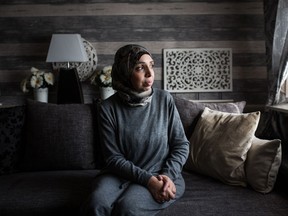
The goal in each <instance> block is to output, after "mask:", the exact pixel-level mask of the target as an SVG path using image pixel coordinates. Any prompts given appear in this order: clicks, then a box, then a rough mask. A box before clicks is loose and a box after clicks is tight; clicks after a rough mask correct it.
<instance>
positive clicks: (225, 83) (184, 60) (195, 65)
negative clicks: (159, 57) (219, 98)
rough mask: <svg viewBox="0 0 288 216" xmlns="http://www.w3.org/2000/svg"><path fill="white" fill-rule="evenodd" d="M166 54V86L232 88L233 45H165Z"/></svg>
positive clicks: (207, 89) (186, 89)
mask: <svg viewBox="0 0 288 216" xmlns="http://www.w3.org/2000/svg"><path fill="white" fill-rule="evenodd" d="M163 55H164V89H165V90H168V91H170V92H224V91H232V49H230V48H212V49H206V48H197V49H164V51H163Z"/></svg>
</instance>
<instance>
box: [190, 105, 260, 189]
mask: <svg viewBox="0 0 288 216" xmlns="http://www.w3.org/2000/svg"><path fill="white" fill-rule="evenodd" d="M259 118H260V112H253V113H246V114H235V113H227V112H220V111H215V110H211V109H209V108H207V107H206V108H205V109H204V111H203V113H202V115H201V117H200V119H199V121H198V122H197V125H196V127H195V130H194V132H193V134H192V136H191V138H190V143H191V145H190V157H189V158H188V161H187V164H186V166H185V168H186V169H188V170H193V171H197V172H200V173H202V174H205V175H209V176H212V177H214V178H216V179H219V180H220V181H222V182H224V183H226V184H230V185H241V186H246V185H247V183H246V175H245V170H244V162H245V160H246V156H247V152H248V150H249V149H250V147H251V143H252V138H253V137H254V133H255V130H256V128H257V126H258V122H259Z"/></svg>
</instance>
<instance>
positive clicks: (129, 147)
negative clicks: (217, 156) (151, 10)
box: [83, 44, 189, 216]
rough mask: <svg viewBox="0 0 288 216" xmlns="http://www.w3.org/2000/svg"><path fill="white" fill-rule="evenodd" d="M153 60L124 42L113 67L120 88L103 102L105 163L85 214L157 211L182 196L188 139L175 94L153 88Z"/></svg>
mask: <svg viewBox="0 0 288 216" xmlns="http://www.w3.org/2000/svg"><path fill="white" fill-rule="evenodd" d="M153 66H154V61H153V59H152V56H151V54H150V52H149V51H148V50H147V49H146V48H144V47H142V46H139V45H134V44H131V45H126V46H124V47H122V48H120V49H119V50H118V51H117V52H116V54H115V59H114V64H113V68H112V85H113V88H114V89H115V90H116V91H117V93H115V94H114V95H113V96H111V97H110V98H108V99H107V100H104V101H103V102H102V104H101V108H100V121H99V124H100V126H99V128H100V134H101V138H102V144H103V145H102V148H103V154H104V158H105V162H106V166H105V169H103V170H102V171H101V173H100V174H99V175H98V176H97V177H96V178H95V182H94V188H93V192H92V193H91V196H90V197H89V199H88V200H87V202H86V203H85V205H84V212H85V213H83V214H85V215H97V216H100V215H103V216H104V215H105V216H108V215H117V216H119V215H137V216H139V215H155V214H157V213H158V212H159V211H160V210H161V209H164V208H166V207H168V206H169V205H171V204H172V203H173V202H174V201H176V200H177V199H178V198H180V197H181V196H182V195H183V193H184V189H185V183H184V180H183V178H182V175H181V170H182V167H183V165H184V163H185V162H186V159H187V157H188V152H189V142H188V140H187V139H186V137H185V133H184V130H183V127H182V123H181V121H180V117H179V114H178V111H177V109H176V107H175V104H174V101H173V98H172V96H171V95H170V94H169V93H168V92H166V91H164V90H160V89H155V88H152V85H153V82H154V70H153Z"/></svg>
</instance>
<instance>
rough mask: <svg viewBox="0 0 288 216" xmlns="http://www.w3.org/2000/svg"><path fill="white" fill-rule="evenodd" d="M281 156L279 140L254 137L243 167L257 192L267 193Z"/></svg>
mask: <svg viewBox="0 0 288 216" xmlns="http://www.w3.org/2000/svg"><path fill="white" fill-rule="evenodd" d="M281 158H282V153H281V140H279V139H275V140H262V139H258V138H257V137H254V138H253V141H252V146H251V148H250V150H249V151H248V155H247V160H246V168H245V169H246V176H247V181H248V183H249V185H250V186H251V187H252V188H253V189H254V190H256V191H258V192H261V193H269V192H270V191H271V190H272V189H273V187H274V184H275V182H276V178H277V174H278V170H279V167H280V164H281Z"/></svg>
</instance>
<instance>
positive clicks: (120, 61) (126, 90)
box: [112, 44, 152, 106]
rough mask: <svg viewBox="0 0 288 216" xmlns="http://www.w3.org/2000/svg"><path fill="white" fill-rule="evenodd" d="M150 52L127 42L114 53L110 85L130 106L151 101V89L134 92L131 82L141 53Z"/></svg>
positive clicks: (141, 104) (142, 104)
mask: <svg viewBox="0 0 288 216" xmlns="http://www.w3.org/2000/svg"><path fill="white" fill-rule="evenodd" d="M144 54H148V55H150V56H151V53H150V52H149V51H148V50H147V49H146V48H145V47H143V46H140V45H137V44H129V45H126V46H123V47H121V48H120V49H118V51H117V52H116V54H115V57H114V64H113V66H112V87H113V89H115V90H116V91H117V92H118V94H119V95H120V97H121V98H122V99H123V100H124V101H125V102H126V103H128V104H129V105H131V106H144V105H146V104H147V103H149V102H150V101H151V97H152V91H149V92H140V93H139V92H136V91H135V90H134V89H133V87H132V83H131V75H132V72H133V69H134V67H135V65H136V63H137V61H138V60H139V59H140V58H141V56H142V55H144Z"/></svg>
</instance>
